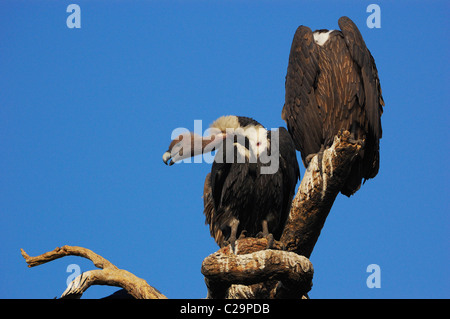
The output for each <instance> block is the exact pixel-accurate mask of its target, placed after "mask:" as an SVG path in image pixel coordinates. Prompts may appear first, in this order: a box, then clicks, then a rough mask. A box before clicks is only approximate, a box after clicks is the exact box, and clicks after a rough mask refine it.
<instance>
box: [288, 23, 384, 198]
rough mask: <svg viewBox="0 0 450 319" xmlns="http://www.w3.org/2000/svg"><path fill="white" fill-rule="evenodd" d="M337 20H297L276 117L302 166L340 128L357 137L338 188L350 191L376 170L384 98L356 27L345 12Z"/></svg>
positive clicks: (375, 69)
mask: <svg viewBox="0 0 450 319" xmlns="http://www.w3.org/2000/svg"><path fill="white" fill-rule="evenodd" d="M338 24H339V27H340V29H341V31H338V30H323V29H322V30H317V31H314V32H312V31H311V29H309V28H308V27H305V26H300V27H299V28H298V29H297V31H296V32H295V35H294V40H293V42H292V46H291V52H290V55H289V65H288V68H287V75H286V96H285V104H284V107H283V111H282V116H281V117H282V118H283V119H284V120H285V121H286V123H287V127H288V130H289V133H290V134H291V136H292V139H293V141H294V143H295V147H296V149H297V150H299V151H300V153H301V157H302V160H303V164H304V165H305V166H308V165H309V161H310V160H311V158H312V157H313V155H315V154H317V153H319V155H320V154H321V153H322V151H323V150H324V149H325V148H327V147H329V146H331V144H332V143H333V139H334V136H335V135H336V134H337V133H338V132H339V131H340V130H348V131H350V133H351V137H352V139H353V140H354V141H355V142H356V141H359V142H362V143H363V148H362V151H361V152H360V154H359V155H358V157H357V158H356V159H355V161H354V163H353V166H352V169H351V172H350V174H349V177H348V179H347V180H346V182H345V185H344V187H343V188H342V189H341V193H342V194H344V195H346V196H350V195H352V194H354V193H355V192H356V191H357V190H358V189H359V188H360V187H361V182H362V180H363V179H364V182H365V181H366V180H367V179H369V178H373V177H375V176H376V175H377V173H378V168H379V163H380V155H379V140H380V138H381V134H382V131H381V114H382V113H383V106H384V101H383V97H382V96H381V88H380V81H379V79H378V71H377V68H376V66H375V61H374V59H373V57H372V55H371V53H370V51H369V49H367V47H366V44H365V43H364V40H363V38H362V36H361V33H360V32H359V30H358V28H357V27H356V25H355V24H354V23H353V22H352V21H351V20H350V19H349V18H347V17H341V18H340V19H339V22H338ZM319 158H320V156H319Z"/></svg>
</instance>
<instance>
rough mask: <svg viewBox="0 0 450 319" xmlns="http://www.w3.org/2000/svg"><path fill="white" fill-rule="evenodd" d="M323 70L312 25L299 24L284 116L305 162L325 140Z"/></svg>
mask: <svg viewBox="0 0 450 319" xmlns="http://www.w3.org/2000/svg"><path fill="white" fill-rule="evenodd" d="M318 74H319V64H318V49H317V47H316V44H315V42H314V37H313V34H312V32H311V29H309V28H308V27H305V26H300V27H298V29H297V31H296V32H295V35H294V39H293V41H292V46H291V52H290V54H289V64H288V68H287V75H286V96H285V104H284V107H283V111H282V115H281V117H282V118H283V120H285V121H286V124H287V127H288V130H289V133H290V134H291V135H292V138H293V140H294V143H295V147H296V149H297V150H299V151H300V152H301V155H302V159H303V163H305V158H306V156H307V155H309V154H311V153H315V152H317V151H318V150H319V149H320V146H321V144H322V143H323V138H322V123H321V119H320V109H319V107H318V105H317V102H316V97H315V94H314V89H315V84H316V81H317V77H318Z"/></svg>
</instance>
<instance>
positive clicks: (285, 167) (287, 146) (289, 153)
mask: <svg viewBox="0 0 450 319" xmlns="http://www.w3.org/2000/svg"><path fill="white" fill-rule="evenodd" d="M278 130H279V140H280V148H279V149H280V170H281V172H282V174H283V186H282V189H283V199H282V209H281V218H280V220H281V225H280V226H281V227H280V228H279V229H280V233H279V234H274V236H275V235H276V238H279V237H281V232H282V231H283V229H284V224H285V223H286V220H287V218H288V216H289V213H290V210H291V204H292V198H293V197H294V194H295V186H296V185H297V182H298V180H299V178H300V168H299V167H298V161H297V155H296V153H295V148H294V142H293V141H292V138H291V136H290V135H289V133H288V131H286V129H285V128H284V127H280V128H279V129H278Z"/></svg>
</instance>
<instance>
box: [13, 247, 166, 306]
mask: <svg viewBox="0 0 450 319" xmlns="http://www.w3.org/2000/svg"><path fill="white" fill-rule="evenodd" d="M21 252H22V256H23V258H25V261H26V262H27V264H28V267H35V266H39V265H42V264H45V263H47V262H49V261H52V260H55V259H58V258H61V257H65V256H80V257H84V258H87V259H89V260H91V261H92V262H93V263H94V265H95V266H96V267H98V268H100V269H101V270H91V271H87V272H84V273H82V274H81V275H79V276H78V277H76V278H75V279H74V280H73V281H72V282H71V283H70V285H69V286H68V287H67V289H66V290H65V291H64V293H63V294H62V296H61V298H74V299H76V298H81V296H82V294H83V293H84V292H85V291H86V289H88V288H89V287H90V286H92V285H108V286H117V287H122V288H123V289H125V290H126V291H127V292H128V293H129V294H130V295H131V296H133V297H134V298H136V299H166V296H164V295H163V294H161V293H160V292H159V291H158V290H157V289H155V288H153V287H152V286H150V285H149V284H148V283H147V282H146V281H145V280H144V279H141V278H138V277H136V276H135V275H133V274H132V273H130V272H128V271H126V270H123V269H119V268H117V267H116V266H114V265H113V264H112V263H111V262H109V261H108V260H106V259H105V258H103V257H102V256H100V255H97V254H96V253H94V252H93V251H92V250H89V249H86V248H83V247H77V246H67V245H66V246H63V247H61V248H60V247H57V248H55V249H54V250H52V251H49V252H47V253H44V254H42V255H39V256H36V257H30V256H29V255H28V254H27V253H26V252H25V251H24V250H23V249H21Z"/></svg>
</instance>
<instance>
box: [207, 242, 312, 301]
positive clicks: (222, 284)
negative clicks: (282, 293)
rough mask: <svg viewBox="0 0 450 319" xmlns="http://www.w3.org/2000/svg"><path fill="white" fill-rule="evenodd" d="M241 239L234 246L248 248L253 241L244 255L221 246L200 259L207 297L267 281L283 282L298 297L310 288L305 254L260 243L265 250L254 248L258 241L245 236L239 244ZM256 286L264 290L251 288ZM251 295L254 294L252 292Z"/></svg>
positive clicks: (227, 295) (308, 263)
mask: <svg viewBox="0 0 450 319" xmlns="http://www.w3.org/2000/svg"><path fill="white" fill-rule="evenodd" d="M241 241H242V240H238V241H237V242H236V248H237V249H239V246H241V247H242V245H241V244H244V243H245V245H248V246H247V247H251V246H250V243H251V242H254V243H255V246H254V248H253V249H250V252H249V253H245V254H242V250H241V251H240V253H239V251H238V250H237V249H236V251H237V253H236V254H235V253H233V252H231V251H230V249H229V248H228V247H226V248H222V249H220V250H219V251H218V252H216V253H213V254H211V255H209V256H208V257H206V258H205V260H204V261H203V263H202V268H201V271H202V274H203V275H204V276H205V281H206V284H207V287H208V297H209V298H225V297H229V294H228V289H229V288H230V287H231V285H253V284H257V283H261V282H266V281H275V282H276V281H281V282H283V285H284V286H288V287H290V289H291V290H295V291H296V296H297V298H300V297H301V296H302V295H303V294H305V293H306V292H308V291H309V290H310V289H311V280H312V276H313V273H314V270H313V267H312V264H311V262H310V261H309V260H308V259H307V258H306V257H303V256H300V255H298V254H296V253H293V252H287V251H282V250H273V249H265V248H266V247H267V246H263V249H264V250H259V251H254V249H255V248H256V247H258V246H260V242H261V240H259V239H255V238H247V239H245V241H243V242H242V243H240V242H241ZM246 252H247V251H246ZM239 288H240V290H241V293H243V294H247V293H249V294H250V292H245V291H243V289H244V288H243V287H239ZM256 288H258V289H263V287H256V286H255V287H254V289H256ZM272 288H273V287H272ZM234 289H235V290H236V289H238V287H235V288H234ZM244 290H245V289H244ZM234 293H235V294H236V292H234ZM251 294H252V295H253V296H255V295H254V292H253V293H251ZM247 297H249V296H247Z"/></svg>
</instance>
